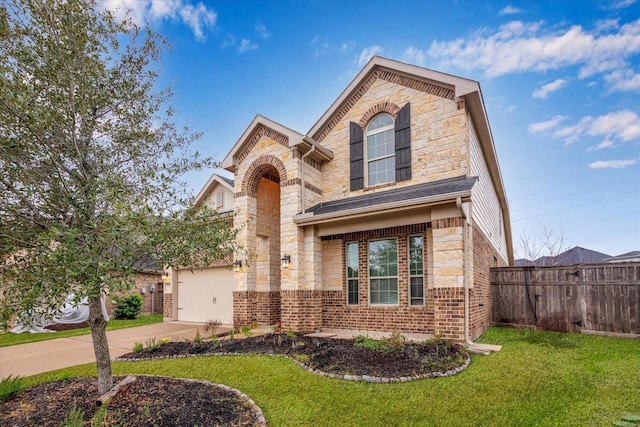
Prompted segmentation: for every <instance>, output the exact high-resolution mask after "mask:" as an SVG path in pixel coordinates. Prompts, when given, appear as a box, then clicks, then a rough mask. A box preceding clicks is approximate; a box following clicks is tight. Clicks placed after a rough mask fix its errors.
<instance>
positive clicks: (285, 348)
mask: <svg viewBox="0 0 640 427" xmlns="http://www.w3.org/2000/svg"><path fill="white" fill-rule="evenodd" d="M354 344H355V340H345V339H332V338H319V337H306V336H305V337H291V336H288V335H286V334H269V335H262V336H256V337H249V338H242V339H229V338H228V337H226V338H225V339H222V340H219V341H209V340H207V341H203V342H169V343H165V344H162V345H160V346H159V347H158V348H156V349H151V350H150V349H144V350H143V351H140V352H137V353H128V354H126V355H124V356H121V357H120V358H119V360H128V361H133V360H148V359H157V358H171V357H189V356H199V355H206V354H213V355H215V354H269V355H282V356H286V357H289V358H291V359H293V360H295V361H297V362H298V363H299V364H301V365H303V366H305V367H306V368H307V369H309V370H314V371H317V372H322V373H323V374H324V375H330V376H334V377H335V376H337V377H340V378H341V377H344V378H345V379H359V380H365V381H366V380H369V379H371V378H378V379H385V381H375V382H387V381H389V379H391V381H394V380H396V381H400V380H401V381H406V380H409V379H415V378H423V377H427V376H441V375H443V373H445V374H446V375H451V374H452V373H455V372H458V371H459V370H461V369H462V368H464V367H465V366H466V364H468V363H469V356H468V354H467V352H466V350H465V349H464V348H462V347H461V346H458V345H454V344H451V343H449V342H446V341H433V342H428V343H412V342H398V341H386V342H385V345H384V346H383V348H377V349H374V348H371V346H372V341H371V340H366V341H365V342H364V343H363V342H362V341H360V342H359V345H354ZM373 344H375V343H373ZM363 345H364V346H363ZM119 379H121V378H116V380H115V381H116V382H117V381H118V380H119ZM222 387H224V386H222ZM97 395H98V391H97V380H96V378H95V377H80V378H69V379H65V380H61V381H56V382H52V383H48V384H40V385H37V386H34V387H31V388H28V389H26V390H23V391H21V392H20V393H18V395H17V396H15V397H14V398H13V399H11V400H9V401H8V402H4V403H2V404H1V405H0V425H1V426H24V425H39V426H56V427H57V426H59V425H60V424H61V423H63V425H64V423H65V420H67V419H68V417H69V414H70V412H71V409H72V408H73V407H74V405H75V407H76V408H77V409H79V410H81V411H82V412H83V420H84V421H85V425H91V423H90V420H91V419H92V418H93V417H94V416H95V415H96V413H97V411H98V407H97V406H96V403H95V401H96V398H97ZM107 412H108V416H107V423H106V424H105V425H106V426H116V425H127V426H152V425H157V426H176V425H189V426H193V425H199V426H218V425H224V426H228V425H232V426H239V427H242V426H255V425H261V423H264V418H261V417H262V414H261V412H260V410H259V408H257V407H256V406H255V404H253V402H251V401H250V399H249V398H247V397H246V396H244V397H243V396H241V395H239V394H237V393H236V392H234V391H233V390H227V389H225V388H221V387H220V386H216V385H213V384H211V383H206V382H203V381H195V380H184V379H175V378H166V377H155V376H138V377H137V381H135V382H134V383H132V384H130V385H129V387H128V388H126V389H125V390H124V391H123V392H122V393H120V394H118V395H117V396H116V397H114V398H113V399H112V400H111V401H110V402H109V404H108V406H107Z"/></svg>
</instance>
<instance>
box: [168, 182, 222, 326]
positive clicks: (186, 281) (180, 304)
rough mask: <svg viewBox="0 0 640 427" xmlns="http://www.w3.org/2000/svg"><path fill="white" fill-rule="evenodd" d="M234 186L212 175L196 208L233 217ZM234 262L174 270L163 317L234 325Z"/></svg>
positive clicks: (199, 196)
mask: <svg viewBox="0 0 640 427" xmlns="http://www.w3.org/2000/svg"><path fill="white" fill-rule="evenodd" d="M233 186H234V182H233V180H231V179H228V178H225V177H222V176H220V175H216V174H213V175H212V176H211V178H210V179H209V181H208V182H207V183H206V184H205V186H204V187H203V188H202V190H201V191H200V193H198V195H197V196H196V199H195V202H194V204H195V207H198V206H203V205H206V206H208V207H210V208H211V209H215V210H217V211H218V213H220V214H222V215H225V214H226V215H232V214H233V209H234V190H233ZM232 261H233V260H231V259H230V260H223V261H220V262H219V263H217V264H216V265H213V266H211V267H209V268H204V269H193V270H191V269H174V270H172V274H171V276H172V278H171V281H170V282H165V286H164V316H165V318H167V319H173V320H183V321H191V322H206V321H207V320H220V321H221V322H222V323H225V324H232V323H233V289H234V288H233V287H234V283H233V271H232V269H231V264H232Z"/></svg>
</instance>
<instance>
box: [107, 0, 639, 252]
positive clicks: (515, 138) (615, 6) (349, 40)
mask: <svg viewBox="0 0 640 427" xmlns="http://www.w3.org/2000/svg"><path fill="white" fill-rule="evenodd" d="M103 3H106V4H107V6H108V7H110V8H114V7H115V5H116V4H122V3H124V6H125V8H126V9H130V10H131V14H132V15H131V16H132V17H133V18H134V19H135V20H136V21H137V22H139V23H149V24H150V25H151V26H152V28H154V29H155V30H157V31H159V32H161V33H162V34H163V35H164V36H166V37H167V38H168V40H169V41H170V42H171V43H172V44H173V50H172V52H171V53H168V54H167V55H166V56H165V60H164V64H163V75H162V83H164V84H168V83H172V84H173V85H174V89H175V94H176V95H175V98H174V104H175V107H176V109H177V110H178V111H179V112H180V117H181V119H182V120H184V121H185V122H186V123H188V125H189V126H190V127H192V128H193V129H194V130H199V131H204V132H205V135H204V137H203V138H202V139H201V140H200V141H199V142H198V143H197V145H196V148H197V149H198V150H199V151H201V152H202V153H204V154H207V155H214V156H215V158H216V159H217V160H219V161H221V160H222V159H223V158H224V156H225V155H226V154H227V152H228V151H229V149H230V148H231V147H232V146H233V144H234V143H235V142H236V141H237V140H238V138H239V137H240V135H241V134H242V132H244V130H245V129H246V127H247V126H248V125H249V123H250V122H251V120H252V119H253V118H254V117H255V115H256V114H261V115H263V116H266V117H268V118H270V119H272V120H274V121H276V122H279V123H281V124H283V125H285V126H287V127H289V128H292V129H294V130H296V131H298V132H300V133H306V132H307V131H308V130H309V129H310V128H311V126H312V125H313V124H314V123H315V121H316V120H317V119H318V118H319V117H320V116H321V115H322V114H323V113H324V112H325V111H326V109H327V108H328V107H329V105H330V104H331V103H332V102H333V101H334V100H335V99H336V98H337V97H338V96H339V95H340V93H341V91H342V90H343V89H344V88H345V87H346V86H347V85H348V84H349V83H350V82H351V80H352V79H353V78H354V77H355V75H356V74H357V73H358V71H359V70H360V69H361V68H362V67H363V66H364V64H365V63H366V62H367V60H368V59H369V58H370V57H371V56H372V55H381V56H385V57H388V58H392V59H396V60H400V61H404V62H408V63H411V64H415V65H420V66H423V67H426V68H431V69H434V70H437V71H442V72H446V73H450V74H454V75H458V76H461V77H466V78H470V79H473V80H477V81H479V82H480V85H481V88H482V92H483V96H484V100H485V104H486V109H487V112H488V115H489V122H490V124H491V128H492V133H493V138H494V141H495V145H496V150H497V153H498V160H499V162H500V166H501V170H502V176H503V181H504V183H505V187H506V190H507V196H508V199H509V205H510V209H511V219H512V229H513V235H514V247H515V249H516V254H518V252H519V251H518V246H519V244H520V241H521V238H522V237H523V236H529V237H531V238H534V239H535V238H536V236H539V235H540V233H541V232H542V229H543V228H544V227H546V228H547V229H548V230H552V231H555V232H558V233H563V234H564V235H565V238H566V239H565V243H566V245H567V246H571V247H572V246H582V247H585V248H588V249H593V250H597V251H600V252H604V253H607V254H610V255H618V254H621V253H624V252H628V251H632V250H640V102H639V98H640V1H636V0H614V1H610V2H604V1H603V2H601V1H586V0H585V1H578V0H575V1H554V2H552V1H546V2H539V1H512V2H502V1H480V0H475V1H454V2H445V1H402V0H400V1H382V0H379V1H357V0H353V1H324V0H323V1H221V2H217V1H204V2H196V1H190V0H173V1H169V0H128V1H126V2H122V1H121V0H105V1H103ZM212 172H214V171H206V172H201V173H198V174H193V175H190V176H189V183H190V185H191V186H192V187H193V190H194V192H197V191H199V190H200V188H201V187H202V186H203V185H204V184H205V182H206V181H207V179H208V178H209V176H210V174H211V173H212ZM217 172H220V171H217ZM222 174H223V175H226V176H229V175H228V174H226V173H225V172H222Z"/></svg>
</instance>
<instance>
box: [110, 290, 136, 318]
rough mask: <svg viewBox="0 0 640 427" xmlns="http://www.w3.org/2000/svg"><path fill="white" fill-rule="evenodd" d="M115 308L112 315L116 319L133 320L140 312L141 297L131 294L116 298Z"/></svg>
mask: <svg viewBox="0 0 640 427" xmlns="http://www.w3.org/2000/svg"><path fill="white" fill-rule="evenodd" d="M115 300H116V304H117V306H116V308H115V310H114V313H115V315H116V319H135V318H136V317H138V316H139V315H140V311H141V310H142V297H141V296H140V295H138V294H131V295H127V296H125V297H116V298H115Z"/></svg>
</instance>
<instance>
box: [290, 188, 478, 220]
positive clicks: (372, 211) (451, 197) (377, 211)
mask: <svg viewBox="0 0 640 427" xmlns="http://www.w3.org/2000/svg"><path fill="white" fill-rule="evenodd" d="M458 197H460V198H462V199H463V200H469V199H470V197H471V191H470V190H466V191H458V192H455V193H447V194H446V195H437V196H427V197H420V198H416V199H408V200H401V201H398V202H392V203H383V204H379V205H374V206H364V207H360V208H354V209H346V210H343V211H338V212H330V213H326V214H319V215H314V214H313V212H307V213H303V214H298V215H295V216H294V217H293V222H294V223H296V224H297V225H298V226H299V227H302V226H305V225H315V224H322V223H329V222H335V221H343V220H347V219H354V218H362V217H367V216H377V215H381V214H384V213H387V212H390V211H392V212H394V213H398V212H402V211H408V210H415V209H421V208H426V207H431V206H436V205H443V204H448V203H455V202H456V199H457V198H458Z"/></svg>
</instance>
